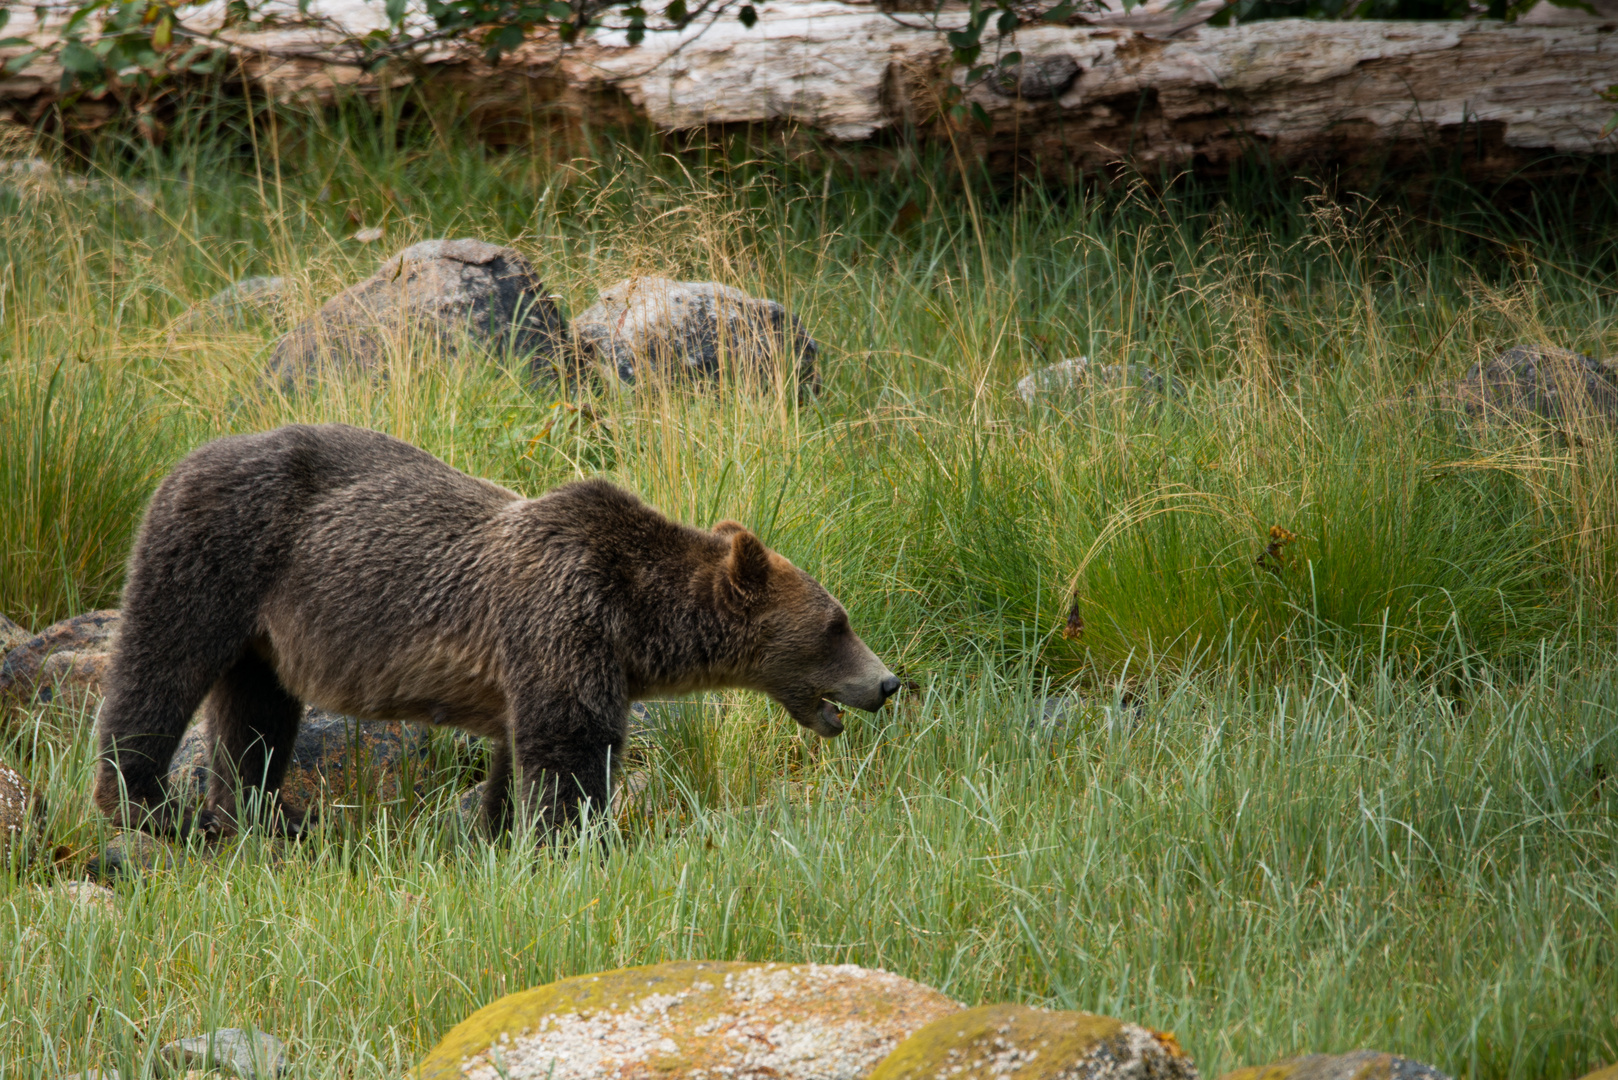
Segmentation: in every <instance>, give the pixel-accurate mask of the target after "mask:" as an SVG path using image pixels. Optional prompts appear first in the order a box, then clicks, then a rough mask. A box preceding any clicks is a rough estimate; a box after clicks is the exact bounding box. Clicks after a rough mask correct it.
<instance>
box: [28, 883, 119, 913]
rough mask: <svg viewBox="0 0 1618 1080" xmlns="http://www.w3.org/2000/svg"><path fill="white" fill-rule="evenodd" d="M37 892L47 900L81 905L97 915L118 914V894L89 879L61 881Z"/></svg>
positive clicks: (76, 905)
mask: <svg viewBox="0 0 1618 1080" xmlns="http://www.w3.org/2000/svg"><path fill="white" fill-rule="evenodd" d="M39 892H40V893H41V894H43V895H44V896H45V898H46V899H48V900H55V901H58V902H62V903H67V904H71V905H73V906H74V907H81V908H84V909H86V910H88V911H93V912H95V913H96V914H97V915H116V914H118V894H117V893H115V892H113V891H112V890H111V889H109V888H107V887H106V886H105V885H96V884H94V883H93V882H89V881H63V882H59V883H58V884H55V885H52V886H51V887H50V888H48V889H40V890H39Z"/></svg>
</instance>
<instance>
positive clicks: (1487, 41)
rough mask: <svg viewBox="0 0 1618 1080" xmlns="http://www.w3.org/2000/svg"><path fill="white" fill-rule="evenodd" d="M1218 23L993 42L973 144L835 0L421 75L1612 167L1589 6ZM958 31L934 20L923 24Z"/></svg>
mask: <svg viewBox="0 0 1618 1080" xmlns="http://www.w3.org/2000/svg"><path fill="white" fill-rule="evenodd" d="M339 3H342V4H344V5H345V6H339ZM315 6H316V8H317V9H319V8H321V7H322V4H321V2H320V0H316V4H315ZM324 7H325V9H326V11H327V13H328V14H333V15H338V16H340V17H342V18H343V19H345V20H347V21H348V22H349V23H350V24H351V25H353V24H358V23H360V22H362V21H363V20H364V19H366V18H370V17H373V16H372V15H371V13H370V11H369V9H367V8H365V7H364V6H363V5H359V6H357V5H356V4H355V2H354V0H327V2H326V3H325V5H324ZM1219 7H1220V4H1219V3H1218V0H1210V2H1207V3H1204V4H1203V5H1201V6H1199V7H1198V8H1197V9H1195V10H1194V11H1192V12H1190V13H1188V14H1185V15H1179V16H1176V15H1174V14H1173V13H1172V12H1171V11H1170V9H1169V8H1168V7H1167V6H1166V4H1164V3H1162V2H1161V0H1160V2H1159V3H1156V4H1153V5H1148V6H1146V7H1144V8H1137V9H1135V11H1134V12H1131V13H1129V14H1128V15H1125V14H1123V13H1121V12H1119V13H1116V14H1114V15H1110V16H1101V17H1091V18H1089V19H1088V20H1087V21H1085V22H1083V23H1079V22H1077V21H1075V23H1074V24H1073V25H1040V26H1037V27H1031V28H1028V29H1024V30H1021V31H1018V32H1017V33H1016V34H1015V35H1014V37H1012V38H1010V39H1007V40H1006V41H1005V43H1004V45H1003V49H1004V50H1005V51H1008V52H1009V51H1010V50H1013V49H1015V50H1017V51H1019V52H1020V53H1021V54H1022V57H1023V59H1022V61H1021V63H1020V64H1018V65H1015V66H1014V67H1011V68H1008V69H1005V70H1000V71H997V72H996V74H995V76H994V77H992V78H990V79H989V80H987V81H986V82H983V83H980V84H978V85H976V86H972V87H970V88H966V95H965V100H966V102H967V103H969V104H970V103H976V104H978V105H980V106H982V108H983V110H984V111H985V112H986V113H987V115H988V116H989V118H990V119H991V120H992V129H991V130H989V131H987V132H986V131H984V130H983V128H982V127H981V126H980V125H978V124H975V123H960V122H958V121H952V120H950V119H949V117H948V115H947V114H946V113H945V112H944V111H943V105H944V104H945V103H946V102H947V100H949V93H948V88H949V87H950V86H952V85H953V86H956V87H960V86H962V85H963V79H964V75H963V72H962V71H960V70H959V69H958V68H957V67H955V66H954V65H953V64H952V63H951V61H950V57H949V50H948V46H947V45H946V44H945V43H944V41H943V37H942V34H941V33H939V32H938V31H937V30H936V29H934V28H933V27H932V26H931V25H929V23H930V21H931V17H930V16H928V15H925V14H916V13H910V14H902V13H895V12H889V11H884V10H881V9H879V8H878V7H875V6H873V5H871V4H866V3H851V2H847V0H775V2H772V3H766V4H761V5H759V14H760V19H759V22H758V24H757V25H756V26H754V27H753V28H752V29H747V28H744V27H743V26H742V25H741V24H740V23H739V22H737V21H735V20H734V18H733V17H727V18H725V19H721V20H718V21H713V22H710V23H707V24H704V25H700V26H696V25H694V26H692V27H689V28H687V29H686V30H684V31H682V32H677V33H676V32H666V33H655V32H654V33H649V34H648V35H647V37H646V40H645V41H644V42H642V43H641V44H640V45H639V46H636V47H630V46H628V44H627V42H626V40H625V38H624V35H623V34H622V32H620V31H612V30H605V31H601V32H599V33H598V34H596V35H595V37H594V38H593V39H592V40H591V41H589V42H588V43H586V44H583V45H579V46H575V47H571V48H565V49H564V48H560V47H558V46H557V45H556V44H555V43H553V42H538V43H533V44H530V45H528V46H525V47H524V49H523V50H521V51H519V52H518V53H516V54H514V55H512V56H509V57H507V58H506V59H505V60H503V61H502V62H501V63H500V64H498V65H496V66H492V67H491V66H489V65H487V64H483V63H481V62H475V61H467V60H464V59H460V58H457V57H456V56H453V55H444V56H439V57H430V58H428V61H427V63H426V64H425V65H424V66H423V67H422V68H421V69H419V70H418V71H417V72H416V73H415V74H414V75H413V76H411V78H413V79H415V80H419V81H421V82H422V84H423V85H424V86H427V87H430V88H431V89H432V91H433V92H434V93H435V94H436V93H447V94H450V95H454V96H458V97H459V98H460V107H461V108H463V109H464V110H465V112H466V115H467V116H469V117H470V118H472V119H473V120H475V121H476V122H477V124H478V125H479V126H480V127H482V128H483V129H485V130H490V129H493V128H497V127H498V126H500V125H501V124H516V125H517V126H518V127H519V128H521V129H523V130H526V129H527V128H528V126H529V125H531V124H534V123H536V122H542V118H546V117H549V118H550V119H551V120H553V121H559V122H562V123H564V124H565V123H591V124H600V123H612V122H623V121H631V122H633V121H639V122H646V123H650V124H652V125H654V126H655V127H657V128H659V129H661V130H663V131H667V132H693V131H705V130H712V129H714V128H715V127H721V128H725V127H735V126H746V127H749V128H751V129H754V130H760V131H765V132H768V133H770V134H772V135H776V136H781V135H786V136H791V135H792V134H793V133H797V134H808V135H815V136H818V137H819V138H820V139H821V140H823V141H826V142H830V143H840V144H844V145H845V147H846V148H847V149H848V150H849V151H851V152H853V153H855V154H856V155H865V156H866V157H868V158H869V159H870V160H871V161H872V162H873V163H880V162H881V161H883V160H884V159H885V158H887V157H889V156H891V155H894V154H897V153H902V152H903V148H904V147H905V146H908V145H912V140H920V141H923V142H925V141H945V142H947V143H948V144H949V145H950V146H952V147H953V148H954V149H955V150H956V151H957V152H958V153H959V154H961V155H962V157H963V159H979V158H982V159H985V160H986V161H987V162H988V163H989V165H990V167H991V169H992V170H993V171H996V172H1001V173H1004V172H1008V171H1011V170H1013V169H1016V168H1023V167H1027V166H1028V165H1029V164H1030V163H1032V164H1035V165H1037V167H1039V168H1041V169H1044V170H1047V171H1055V172H1066V171H1067V170H1069V169H1076V170H1096V169H1104V168H1107V167H1109V166H1112V165H1115V164H1118V163H1127V164H1130V165H1132V166H1135V167H1143V168H1149V169H1154V170H1155V169H1157V168H1160V167H1170V168H1181V167H1197V168H1213V169H1219V168H1222V167H1224V166H1226V165H1228V164H1229V163H1230V162H1232V161H1233V160H1235V159H1237V158H1238V157H1240V156H1242V155H1244V154H1248V153H1251V152H1253V151H1254V150H1258V151H1259V152H1261V153H1264V154H1267V155H1268V156H1269V157H1270V158H1271V159H1272V160H1275V161H1276V162H1278V163H1281V164H1284V165H1287V166H1298V165H1304V166H1307V165H1311V164H1330V163H1342V164H1349V165H1352V166H1355V167H1357V168H1361V169H1363V168H1365V167H1366V166H1367V165H1368V164H1369V165H1370V166H1371V167H1373V168H1380V167H1383V166H1386V165H1390V164H1391V165H1395V166H1397V165H1405V164H1412V163H1414V164H1417V165H1424V164H1432V165H1434V166H1438V167H1446V166H1448V165H1450V164H1451V163H1457V164H1460V165H1461V166H1462V167H1463V168H1464V169H1465V171H1467V172H1468V173H1469V174H1471V175H1473V176H1474V177H1478V178H1491V177H1493V178H1499V177H1505V176H1507V175H1510V174H1512V173H1513V172H1515V171H1516V170H1519V169H1521V168H1522V167H1523V166H1524V164H1525V163H1528V162H1531V161H1535V160H1542V159H1544V158H1546V157H1547V156H1549V155H1554V154H1566V155H1575V156H1577V157H1579V158H1582V159H1583V160H1585V161H1588V160H1590V158H1591V157H1592V156H1603V155H1606V154H1610V153H1612V152H1614V151H1618V134H1615V135H1613V136H1610V137H1608V138H1606V139H1602V138H1601V137H1600V132H1601V129H1602V127H1603V125H1604V124H1605V123H1606V122H1607V120H1608V119H1609V118H1610V117H1611V116H1612V115H1613V111H1614V106H1613V105H1611V104H1609V103H1606V102H1604V101H1602V100H1601V99H1600V98H1599V97H1598V96H1597V91H1598V90H1600V89H1603V88H1605V87H1607V86H1609V85H1611V84H1613V83H1618V33H1615V32H1614V31H1615V30H1618V0H1599V3H1598V14H1596V15H1593V16H1592V15H1589V14H1585V13H1581V12H1574V11H1567V10H1565V9H1557V8H1550V7H1549V6H1548V5H1542V6H1541V8H1539V9H1537V10H1536V11H1535V12H1533V13H1530V15H1529V17H1528V18H1526V19H1524V20H1523V21H1522V22H1519V23H1517V24H1513V25H1505V24H1501V23H1498V22H1488V21H1467V22H1317V21H1309V20H1302V19H1282V20H1273V21H1265V22H1255V23H1249V24H1245V25H1240V26H1234V27H1224V28H1220V27H1212V26H1207V25H1203V24H1202V23H1201V20H1202V19H1205V18H1207V17H1208V16H1209V15H1210V14H1212V12H1214V11H1217V10H1218V9H1219ZM960 18H961V15H960V13H959V12H952V11H951V10H950V9H948V8H946V9H945V10H944V12H943V13H942V14H941V15H939V16H938V17H937V22H938V23H940V24H944V25H950V24H952V23H954V22H957V21H959V19H960ZM13 26H16V23H15V22H14V23H13ZM234 40H235V43H236V49H237V52H238V55H239V57H240V59H241V61H242V65H243V70H244V71H245V72H246V73H247V74H248V75H249V76H250V78H251V79H252V80H254V81H255V82H256V83H257V84H259V86H260V88H261V89H262V90H263V91H264V92H266V93H269V94H272V95H275V96H278V97H282V98H291V97H297V96H310V95H312V96H314V97H315V98H317V99H320V98H329V97H331V96H332V95H333V94H334V93H336V92H337V91H338V90H339V88H342V87H348V86H356V87H359V88H360V89H362V90H365V89H374V82H373V81H372V80H370V79H369V77H365V78H362V77H360V76H359V75H358V74H357V72H356V71H355V69H353V68H352V67H347V66H344V65H340V64H333V63H327V62H323V61H322V59H321V58H320V52H321V49H322V42H321V41H319V40H318V38H313V37H310V36H309V35H308V34H302V35H298V36H293V35H291V34H284V35H257V36H240V37H237V38H236V39H234ZM0 55H4V54H3V53H0ZM58 75H59V73H58V72H54V71H51V70H49V69H47V68H46V67H45V66H44V65H36V68H30V69H28V70H26V71H24V72H22V73H21V74H19V75H18V76H16V77H13V78H10V79H8V80H5V81H3V82H0V110H5V111H9V112H10V113H11V114H12V115H13V118H15V119H19V120H24V121H27V120H32V119H34V118H36V117H37V116H38V115H39V113H40V111H41V109H42V108H43V107H44V106H46V105H48V104H49V102H50V101H51V100H52V97H53V92H54V88H55V84H56V81H57V78H58ZM392 77H393V78H394V79H395V80H398V79H401V78H402V76H401V75H400V74H399V73H398V71H397V69H396V70H395V74H394V75H393V76H392Z"/></svg>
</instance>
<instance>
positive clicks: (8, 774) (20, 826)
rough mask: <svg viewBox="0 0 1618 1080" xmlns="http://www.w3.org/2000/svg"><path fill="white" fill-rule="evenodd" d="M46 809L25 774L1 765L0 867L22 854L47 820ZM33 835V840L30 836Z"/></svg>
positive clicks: (24, 853)
mask: <svg viewBox="0 0 1618 1080" xmlns="http://www.w3.org/2000/svg"><path fill="white" fill-rule="evenodd" d="M44 816H45V814H44V808H43V807H42V806H41V805H40V801H39V799H38V798H37V797H36V796H35V794H34V789H33V788H32V787H30V786H29V785H28V781H26V780H24V779H23V777H22V773H20V772H18V771H17V770H16V769H13V768H12V767H11V766H10V765H7V764H6V763H5V762H3V761H0V864H3V863H5V862H6V861H7V860H8V859H11V858H12V857H13V856H14V855H16V854H19V853H21V855H22V857H23V858H25V859H26V858H27V851H26V848H27V847H29V846H31V843H30V841H31V839H32V836H37V835H38V833H39V827H40V825H41V823H42V822H43V820H44ZM30 834H32V836H31V835H30Z"/></svg>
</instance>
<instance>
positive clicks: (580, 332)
mask: <svg viewBox="0 0 1618 1080" xmlns="http://www.w3.org/2000/svg"><path fill="white" fill-rule="evenodd" d="M573 334H574V339H575V340H576V341H577V342H578V345H579V349H580V352H581V353H582V354H583V356H584V357H585V360H586V363H589V364H591V365H593V366H594V367H595V368H596V369H597V370H599V371H600V373H601V375H602V377H603V378H606V379H608V380H609V381H613V380H617V381H621V382H624V383H636V382H640V381H644V380H645V379H647V378H650V377H658V376H661V377H663V378H671V377H683V376H697V377H701V378H707V379H712V378H716V377H717V376H718V375H719V373H720V369H721V367H722V366H724V367H727V368H728V370H730V371H731V372H735V373H740V374H742V375H744V376H745V377H748V378H756V379H759V380H760V381H761V382H763V383H764V385H766V386H767V385H771V384H772V383H773V380H774V378H775V372H776V362H777V360H776V358H777V357H778V356H779V357H782V358H784V360H785V363H784V364H783V365H782V367H783V372H784V374H785V375H786V377H787V378H793V377H796V379H797V382H798V391H799V392H800V393H813V392H815V391H817V390H819V389H820V374H819V372H818V371H817V370H816V368H815V359H816V357H817V355H818V354H819V352H820V347H819V346H818V345H817V344H816V343H815V340H814V339H813V338H811V337H810V336H809V334H808V333H807V332H806V331H805V330H804V328H803V324H802V323H801V322H799V321H798V317H797V316H796V315H793V314H791V313H790V312H788V311H787V310H786V309H785V308H783V307H782V306H781V305H780V304H778V303H776V302H775V301H774V300H759V299H756V298H754V297H751V296H748V295H747V294H746V293H744V292H742V291H741V290H740V289H736V288H732V287H731V286H729V285H720V284H717V283H715V282H712V281H671V280H669V279H668V278H661V277H636V278H627V279H625V280H623V281H620V282H618V283H616V284H614V285H612V286H609V287H608V288H605V289H603V290H601V295H600V297H599V298H598V299H597V300H596V302H595V304H594V306H592V307H590V308H589V309H588V310H586V311H585V312H584V313H582V314H581V315H579V316H578V317H577V318H576V319H574V320H573Z"/></svg>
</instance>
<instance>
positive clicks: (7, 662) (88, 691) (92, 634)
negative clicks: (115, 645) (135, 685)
mask: <svg viewBox="0 0 1618 1080" xmlns="http://www.w3.org/2000/svg"><path fill="white" fill-rule="evenodd" d="M117 629H118V612H117V611H115V610H111V609H108V610H105V611H89V612H86V613H85V614H83V615H75V616H73V618H71V619H64V620H62V621H61V622H59V623H55V624H53V625H51V626H49V627H47V628H46V629H45V632H44V633H42V634H38V635H35V636H34V637H31V638H29V639H28V640H27V641H25V642H23V643H22V644H20V645H16V646H14V647H12V648H10V649H8V650H6V654H5V659H4V661H0V698H10V699H11V700H14V701H35V702H46V701H51V700H53V699H56V698H57V697H58V696H66V697H68V698H69V700H86V699H88V698H90V697H100V695H101V679H102V676H103V675H104V674H105V672H106V666H107V662H108V658H109V655H110V653H111V650H112V636H113V634H114V633H115V632H116V631H117Z"/></svg>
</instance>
